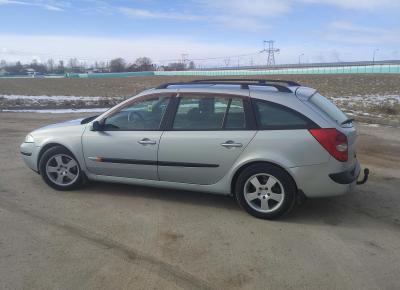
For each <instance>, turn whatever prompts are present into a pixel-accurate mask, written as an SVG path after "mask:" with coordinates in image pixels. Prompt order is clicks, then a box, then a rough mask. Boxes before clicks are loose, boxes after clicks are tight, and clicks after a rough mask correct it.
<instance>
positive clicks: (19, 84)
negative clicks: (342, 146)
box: [0, 74, 400, 97]
mask: <svg viewBox="0 0 400 290" xmlns="http://www.w3.org/2000/svg"><path fill="white" fill-rule="evenodd" d="M196 78H197V79H198V77H160V76H152V77H129V78H109V79H0V95H1V94H4V95H11V94H15V95H36V96H37V95H48V96H56V95H65V96H104V97H115V96H125V97H127V96H132V95H135V94H137V93H138V92H140V91H142V90H144V89H146V88H151V87H155V86H158V85H160V84H162V83H166V82H177V81H188V80H193V79H196ZM260 78H262V77H260ZM264 78H274V79H287V80H294V81H298V82H300V83H301V84H303V85H305V86H309V87H313V88H316V89H318V90H319V91H320V92H321V93H322V94H323V95H326V96H328V97H335V96H352V95H374V94H382V95H395V94H400V75H383V74H382V75H381V74H379V75H277V76H264Z"/></svg>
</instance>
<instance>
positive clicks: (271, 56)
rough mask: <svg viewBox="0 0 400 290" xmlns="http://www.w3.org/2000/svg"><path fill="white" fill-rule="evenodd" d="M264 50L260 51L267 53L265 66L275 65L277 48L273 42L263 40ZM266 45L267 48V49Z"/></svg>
mask: <svg viewBox="0 0 400 290" xmlns="http://www.w3.org/2000/svg"><path fill="white" fill-rule="evenodd" d="M263 43H264V49H263V50H261V51H260V53H262V52H266V53H268V58H267V66H274V65H275V52H277V53H278V52H279V51H280V49H279V48H275V47H274V43H275V41H274V40H264V42H263ZM267 44H268V48H267Z"/></svg>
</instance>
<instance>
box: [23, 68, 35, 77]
mask: <svg viewBox="0 0 400 290" xmlns="http://www.w3.org/2000/svg"><path fill="white" fill-rule="evenodd" d="M23 72H24V73H25V74H27V75H29V76H34V75H35V74H36V70H35V69H33V68H24V70H23Z"/></svg>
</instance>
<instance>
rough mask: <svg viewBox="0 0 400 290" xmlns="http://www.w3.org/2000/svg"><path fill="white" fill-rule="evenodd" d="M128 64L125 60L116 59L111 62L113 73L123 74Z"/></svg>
mask: <svg viewBox="0 0 400 290" xmlns="http://www.w3.org/2000/svg"><path fill="white" fill-rule="evenodd" d="M125 67H126V62H125V60H124V59H123V58H121V57H119V58H114V59H112V60H111V61H110V69H111V72H123V71H125Z"/></svg>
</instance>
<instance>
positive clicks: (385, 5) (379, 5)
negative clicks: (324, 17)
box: [300, 0, 400, 11]
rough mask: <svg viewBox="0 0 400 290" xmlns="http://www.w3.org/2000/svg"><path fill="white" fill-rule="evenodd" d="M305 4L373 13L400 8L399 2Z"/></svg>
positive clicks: (346, 0)
mask: <svg viewBox="0 0 400 290" xmlns="http://www.w3.org/2000/svg"><path fill="white" fill-rule="evenodd" d="M300 1H301V2H303V3H309V4H320V5H330V6H336V7H338V8H342V9H351V10H369V11H373V10H375V9H377V10H383V9H391V8H398V7H400V1H398V0H300Z"/></svg>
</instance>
